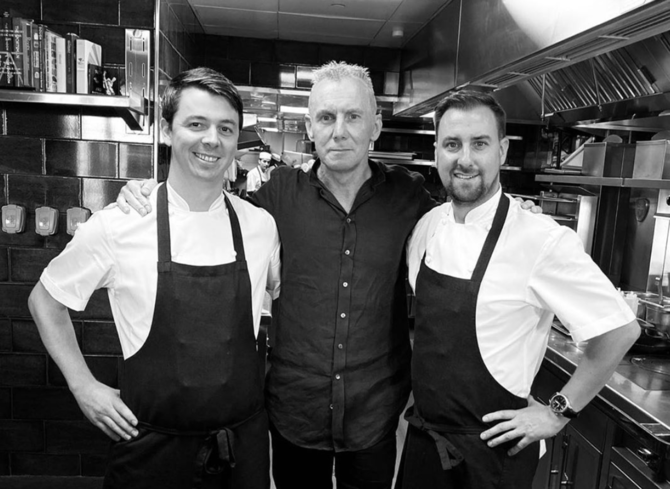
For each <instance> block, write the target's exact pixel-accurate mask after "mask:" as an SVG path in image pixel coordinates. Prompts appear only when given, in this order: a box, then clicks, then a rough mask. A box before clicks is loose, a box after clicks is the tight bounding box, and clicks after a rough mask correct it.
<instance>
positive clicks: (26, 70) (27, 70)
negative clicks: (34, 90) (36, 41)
mask: <svg viewBox="0 0 670 489" xmlns="http://www.w3.org/2000/svg"><path fill="white" fill-rule="evenodd" d="M20 23H21V30H22V34H23V81H24V83H23V85H24V86H25V87H34V86H35V84H34V80H33V62H32V59H33V22H32V20H30V19H21V20H20Z"/></svg>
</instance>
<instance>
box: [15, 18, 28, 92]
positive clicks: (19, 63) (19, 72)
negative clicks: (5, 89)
mask: <svg viewBox="0 0 670 489" xmlns="http://www.w3.org/2000/svg"><path fill="white" fill-rule="evenodd" d="M12 37H13V45H14V46H13V50H12V53H13V57H14V68H15V74H14V86H15V87H23V86H24V85H25V83H26V75H25V72H26V70H25V66H24V63H23V61H24V59H25V53H24V48H23V28H22V27H21V23H20V22H19V19H18V18H16V17H15V18H13V19H12Z"/></svg>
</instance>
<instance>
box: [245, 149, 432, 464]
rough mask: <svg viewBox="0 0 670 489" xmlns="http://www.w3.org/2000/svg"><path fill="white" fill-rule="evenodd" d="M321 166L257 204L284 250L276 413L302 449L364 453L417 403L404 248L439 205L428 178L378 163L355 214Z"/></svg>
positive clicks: (277, 175) (273, 187)
mask: <svg viewBox="0 0 670 489" xmlns="http://www.w3.org/2000/svg"><path fill="white" fill-rule="evenodd" d="M319 164H320V163H319V161H317V162H316V163H315V164H314V167H313V168H312V170H311V172H310V173H308V174H306V173H304V172H302V171H301V170H297V169H288V168H278V169H277V170H275V171H274V172H273V174H272V178H271V179H270V180H269V181H268V182H267V183H266V184H265V185H263V186H262V187H261V188H260V190H259V191H258V192H256V194H255V195H254V198H253V200H255V201H256V203H257V204H259V205H261V206H262V207H263V208H265V209H266V210H267V211H269V212H270V213H271V214H272V216H273V217H274V218H275V221H276V222H277V228H278V230H279V237H280V239H281V242H282V282H281V294H280V297H279V313H278V317H276V318H275V319H276V321H274V322H273V327H275V328H276V331H275V335H276V336H275V343H274V346H273V351H272V355H271V357H270V363H271V367H270V372H269V375H268V379H267V405H268V410H269V415H270V419H271V421H272V423H273V424H274V425H275V427H276V428H277V430H279V432H280V433H281V435H282V436H284V437H285V438H286V439H288V440H289V441H291V442H292V443H294V444H296V445H299V446H301V447H305V448H314V449H328V450H335V451H349V450H362V449H365V448H368V447H370V446H372V445H374V444H375V443H377V442H378V441H379V440H380V439H381V438H382V437H383V436H384V435H386V434H387V433H388V432H389V431H390V430H393V429H395V427H396V423H397V420H398V416H399V415H400V413H401V411H402V409H403V407H404V406H405V404H406V402H407V399H408V396H409V391H410V357H411V349H410V343H409V331H408V324H407V308H406V293H405V285H404V282H405V275H406V267H405V242H406V240H407V237H408V236H409V234H410V233H411V231H412V228H413V227H414V225H415V224H416V222H417V221H418V220H419V218H420V217H421V216H422V215H423V214H424V213H425V212H427V211H428V210H430V209H431V208H432V207H433V206H434V205H435V204H434V201H433V200H432V199H431V198H430V196H429V194H428V192H427V191H426V190H425V189H424V188H423V185H422V184H423V177H422V176H421V175H419V174H417V173H411V172H409V171H407V170H406V169H405V168H402V167H395V166H386V165H382V164H379V163H376V162H372V161H371V162H370V167H371V170H372V176H371V177H370V179H368V181H366V182H365V183H364V184H363V186H362V187H361V188H360V190H359V191H358V194H357V196H356V199H355V201H354V204H353V206H352V208H351V211H350V212H349V213H347V212H346V211H345V210H344V209H343V208H342V206H341V205H340V204H339V203H338V201H337V199H336V198H335V197H334V196H333V194H332V193H331V192H330V191H329V190H328V189H326V187H325V186H324V185H323V184H322V183H321V181H320V180H319V179H318V177H317V173H316V172H317V168H318V167H319Z"/></svg>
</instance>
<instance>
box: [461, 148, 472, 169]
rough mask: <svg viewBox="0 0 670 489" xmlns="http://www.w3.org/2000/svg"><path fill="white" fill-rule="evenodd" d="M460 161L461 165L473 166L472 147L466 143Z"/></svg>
mask: <svg viewBox="0 0 670 489" xmlns="http://www.w3.org/2000/svg"><path fill="white" fill-rule="evenodd" d="M458 163H459V165H461V166H472V149H471V148H470V146H469V145H467V144H464V145H463V148H462V149H461V154H460V156H459V158H458Z"/></svg>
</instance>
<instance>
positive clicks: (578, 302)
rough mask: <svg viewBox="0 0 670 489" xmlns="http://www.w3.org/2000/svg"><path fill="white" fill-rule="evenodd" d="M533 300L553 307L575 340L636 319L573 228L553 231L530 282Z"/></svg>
mask: <svg viewBox="0 0 670 489" xmlns="http://www.w3.org/2000/svg"><path fill="white" fill-rule="evenodd" d="M529 290H530V291H531V292H530V295H531V298H530V301H531V302H534V303H535V304H536V305H538V306H540V307H542V308H544V309H548V310H551V311H553V312H554V313H555V314H556V316H557V317H558V318H559V319H560V320H561V322H562V323H563V325H564V326H565V327H566V328H567V329H568V330H569V331H570V334H571V335H572V338H573V339H574V340H575V341H587V340H589V339H591V338H594V337H596V336H600V335H602V334H604V333H607V332H608V331H612V330H614V329H616V328H619V327H622V326H625V325H626V324H628V323H630V322H631V321H633V320H634V319H635V315H634V314H633V311H631V309H630V308H629V307H628V306H627V305H626V303H625V302H624V300H623V298H622V297H621V294H620V293H619V292H618V291H617V290H616V289H615V288H614V286H613V285H612V282H610V280H609V279H608V278H607V277H606V276H605V274H603V272H602V271H601V270H600V268H598V266H597V265H596V264H595V263H594V262H593V260H592V259H591V257H590V256H589V255H588V254H586V253H585V252H584V247H583V244H582V242H581V241H580V239H579V237H578V236H577V235H576V234H575V233H574V232H573V231H572V230H570V229H567V228H564V227H558V228H556V229H554V230H552V231H551V233H550V236H549V238H548V239H547V241H546V242H545V247H544V249H543V250H542V253H541V254H540V256H539V257H538V260H537V263H536V265H535V267H534V270H533V273H532V275H531V279H530V282H529Z"/></svg>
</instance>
